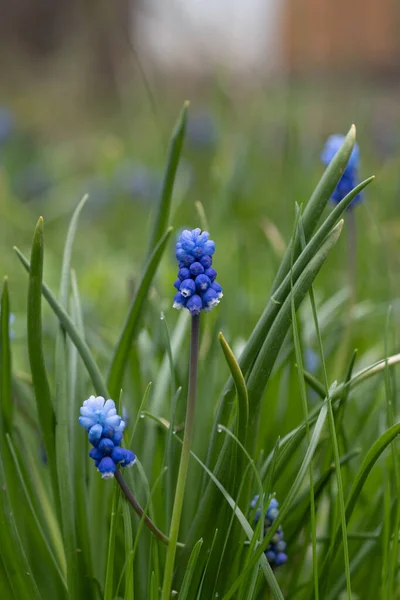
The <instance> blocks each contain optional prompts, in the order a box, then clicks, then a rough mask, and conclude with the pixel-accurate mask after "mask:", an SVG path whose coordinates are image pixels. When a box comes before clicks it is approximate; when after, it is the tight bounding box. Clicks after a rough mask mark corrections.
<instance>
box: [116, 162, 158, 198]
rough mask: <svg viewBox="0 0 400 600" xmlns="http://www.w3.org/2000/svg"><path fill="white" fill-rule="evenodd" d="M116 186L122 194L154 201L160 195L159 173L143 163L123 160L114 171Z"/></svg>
mask: <svg viewBox="0 0 400 600" xmlns="http://www.w3.org/2000/svg"><path fill="white" fill-rule="evenodd" d="M115 181H116V184H117V186H118V187H119V188H120V189H121V191H122V192H123V193H124V194H127V195H128V196H131V197H132V198H134V199H139V200H142V201H144V202H154V201H155V200H157V198H158V197H159V195H160V190H161V175H160V173H158V172H157V171H155V170H154V169H150V168H149V167H146V166H145V165H141V164H135V163H129V162H124V163H123V164H122V165H121V166H120V167H119V168H118V170H117V171H116V173H115Z"/></svg>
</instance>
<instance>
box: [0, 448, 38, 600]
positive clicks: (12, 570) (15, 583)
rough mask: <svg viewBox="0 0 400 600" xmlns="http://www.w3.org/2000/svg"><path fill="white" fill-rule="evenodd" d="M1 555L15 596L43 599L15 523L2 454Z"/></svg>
mask: <svg viewBox="0 0 400 600" xmlns="http://www.w3.org/2000/svg"><path fill="white" fill-rule="evenodd" d="M0 525H1V539H2V542H1V547H0V555H1V559H2V561H3V564H4V567H5V570H6V573H7V576H8V580H9V583H10V586H11V588H12V590H13V592H14V597H15V598H30V599H34V600H41V598H42V596H41V594H40V592H39V589H38V587H37V585H36V581H35V578H34V576H33V573H32V569H31V567H30V565H29V563H28V559H27V557H26V554H25V550H24V547H23V544H22V541H21V538H20V536H19V533H18V529H17V526H16V524H15V520H14V515H13V509H12V506H11V504H10V498H9V496H8V491H7V482H6V480H5V475H4V467H3V461H2V458H1V456H0Z"/></svg>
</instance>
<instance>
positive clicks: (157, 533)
mask: <svg viewBox="0 0 400 600" xmlns="http://www.w3.org/2000/svg"><path fill="white" fill-rule="evenodd" d="M114 475H115V479H116V480H117V482H118V485H119V486H120V488H121V490H122V492H123V494H124V496H125V498H126V499H127V500H128V502H129V504H130V505H131V506H132V508H133V510H134V511H135V513H136V514H137V515H139V517H140V518H143V520H144V523H145V525H146V527H147V528H148V529H150V531H151V532H152V533H154V535H155V536H156V538H158V539H159V540H160V541H161V542H163V544H166V545H168V544H169V539H168V538H167V536H166V535H165V534H164V533H163V532H162V531H160V529H158V527H157V525H155V523H153V521H152V520H151V519H150V517H148V516H147V515H145V514H144V510H143V508H142V507H141V506H140V504H139V502H138V501H137V500H136V498H135V496H134V495H133V493H132V490H131V489H130V487H129V486H128V484H127V483H126V481H125V479H124V478H123V475H122V473H121V471H120V470H119V469H117V470H116V471H115V474H114Z"/></svg>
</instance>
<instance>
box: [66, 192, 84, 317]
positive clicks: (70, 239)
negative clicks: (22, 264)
mask: <svg viewBox="0 0 400 600" xmlns="http://www.w3.org/2000/svg"><path fill="white" fill-rule="evenodd" d="M87 199H88V196H87V195H86V196H84V197H83V198H82V200H81V201H80V202H79V204H78V206H77V207H76V209H75V211H74V213H73V215H72V218H71V222H70V224H69V228H68V233H67V239H66V241H65V246H64V253H63V262H62V267H61V281H60V293H59V301H60V304H61V306H63V307H64V308H65V310H67V308H68V298H69V284H70V277H71V258H72V247H73V244H74V239H75V234H76V231H77V229H78V220H79V216H80V214H81V212H82V209H83V207H84V206H85V204H86V201H87Z"/></svg>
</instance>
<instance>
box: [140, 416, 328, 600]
mask: <svg viewBox="0 0 400 600" xmlns="http://www.w3.org/2000/svg"><path fill="white" fill-rule="evenodd" d="M321 412H322V411H321ZM149 416H152V418H153V419H154V420H155V421H157V422H158V423H159V424H160V425H161V426H162V427H163V428H164V429H166V428H167V426H166V425H165V423H164V422H163V421H161V420H160V419H158V417H156V416H154V415H149ZM318 423H319V421H318ZM315 429H317V425H316V427H315ZM174 439H175V440H176V441H179V443H180V444H182V443H183V442H182V440H180V439H179V438H178V437H177V436H176V435H175V436H174ZM190 455H191V456H192V457H193V458H194V459H195V461H196V462H198V463H199V465H200V466H201V468H202V469H204V471H205V472H206V473H207V475H208V477H209V478H210V479H211V482H212V483H213V484H214V485H215V486H216V487H217V488H218V490H219V491H220V492H221V494H222V495H223V497H224V498H225V500H226V502H227V503H228V504H229V506H230V507H231V509H232V510H233V512H234V514H235V515H236V518H237V519H238V521H239V523H240V525H241V526H242V529H243V531H244V532H245V534H246V536H247V538H248V540H249V541H251V540H252V539H253V536H254V531H253V529H252V527H251V525H250V523H249V522H248V521H247V519H246V517H245V516H244V514H243V512H242V511H241V510H240V508H239V507H238V505H237V503H236V502H235V500H234V499H233V498H232V496H231V495H230V494H229V493H228V492H227V491H226V489H225V488H224V486H223V485H221V483H220V482H219V480H218V479H217V478H216V477H215V475H214V474H213V473H212V472H211V471H210V469H208V468H207V466H206V465H205V464H204V463H203V462H202V461H201V460H200V458H199V457H198V456H197V455H196V454H195V453H194V452H193V451H192V450H191V451H190ZM257 562H259V563H260V566H261V569H262V571H263V573H264V576H265V579H266V581H267V583H268V586H269V588H270V590H271V593H272V596H273V598H275V600H277V599H279V600H283V595H282V592H281V590H280V588H279V585H278V582H277V581H276V578H275V575H274V573H273V571H272V569H271V566H270V564H269V562H268V561H267V559H266V557H265V555H264V553H263V552H261V554H260V556H259V557H258V559H257V561H256V564H257ZM253 566H254V565H253Z"/></svg>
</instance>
